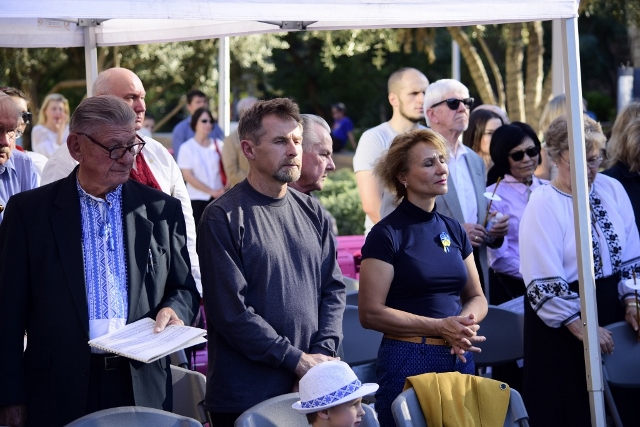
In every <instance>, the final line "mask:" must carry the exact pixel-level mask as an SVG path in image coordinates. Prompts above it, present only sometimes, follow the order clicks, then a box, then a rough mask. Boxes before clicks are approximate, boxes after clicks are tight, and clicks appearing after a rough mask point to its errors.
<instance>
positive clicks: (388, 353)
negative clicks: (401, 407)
mask: <svg viewBox="0 0 640 427" xmlns="http://www.w3.org/2000/svg"><path fill="white" fill-rule="evenodd" d="M450 351H451V347H447V346H444V345H430V344H414V343H410V342H406V341H397V340H392V339H388V338H383V339H382V343H381V344H380V349H379V350H378V361H377V367H376V376H377V377H378V384H379V385H380V388H379V389H378V392H377V393H376V404H375V407H376V411H377V412H378V419H379V421H380V427H395V425H396V424H395V422H394V420H393V415H392V414H391V403H392V402H393V401H394V400H395V398H396V397H398V395H399V394H400V393H402V389H403V388H404V382H405V379H406V378H407V377H411V376H414V375H420V374H426V373H428V372H436V373H440V372H454V371H457V372H460V373H463V374H471V375H473V374H474V373H475V364H474V363H473V353H470V352H466V353H465V355H464V356H465V358H466V359H467V362H466V363H462V362H461V361H460V360H459V359H458V358H457V357H456V356H455V355H452V354H450Z"/></svg>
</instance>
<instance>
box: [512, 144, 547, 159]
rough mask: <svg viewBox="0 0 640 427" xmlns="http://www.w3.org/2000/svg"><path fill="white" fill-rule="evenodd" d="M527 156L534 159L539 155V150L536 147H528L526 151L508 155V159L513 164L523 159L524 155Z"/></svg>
mask: <svg viewBox="0 0 640 427" xmlns="http://www.w3.org/2000/svg"><path fill="white" fill-rule="evenodd" d="M525 154H526V155H527V156H529V158H534V157H535V156H537V155H538V154H540V149H539V148H538V147H529V148H527V149H526V150H520V151H514V152H513V153H509V157H511V160H513V161H514V162H519V161H520V160H522V159H524V155H525Z"/></svg>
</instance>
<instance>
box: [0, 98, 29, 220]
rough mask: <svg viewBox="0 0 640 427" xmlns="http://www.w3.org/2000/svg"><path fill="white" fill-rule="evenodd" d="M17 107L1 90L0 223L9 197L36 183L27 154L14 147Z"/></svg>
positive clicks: (16, 135) (17, 136)
mask: <svg viewBox="0 0 640 427" xmlns="http://www.w3.org/2000/svg"><path fill="white" fill-rule="evenodd" d="M20 120H21V119H20V110H19V109H18V106H17V105H16V104H15V103H14V102H13V100H12V99H11V97H10V96H8V95H5V94H4V93H0V223H1V222H2V218H3V215H4V213H3V211H4V208H5V206H6V205H7V202H8V201H9V197H11V196H13V195H14V194H18V193H20V192H22V191H26V190H31V189H33V188H36V187H37V186H38V174H37V173H36V168H35V166H34V165H33V162H32V161H31V159H29V157H28V156H27V155H26V154H23V153H21V152H19V151H13V150H12V147H13V146H14V145H15V140H16V139H17V138H20V137H21V136H22V131H21V130H20Z"/></svg>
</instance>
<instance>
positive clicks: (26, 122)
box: [21, 111, 32, 125]
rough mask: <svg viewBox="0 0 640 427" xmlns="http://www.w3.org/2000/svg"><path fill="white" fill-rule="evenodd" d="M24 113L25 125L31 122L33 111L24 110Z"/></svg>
mask: <svg viewBox="0 0 640 427" xmlns="http://www.w3.org/2000/svg"><path fill="white" fill-rule="evenodd" d="M21 115H22V121H23V122H24V124H25V125H28V124H29V123H31V118H32V116H31V113H30V112H28V111H24V112H23V113H21Z"/></svg>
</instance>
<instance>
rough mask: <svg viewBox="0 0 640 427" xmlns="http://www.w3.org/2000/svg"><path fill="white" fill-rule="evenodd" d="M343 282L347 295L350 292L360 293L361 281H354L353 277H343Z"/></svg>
mask: <svg viewBox="0 0 640 427" xmlns="http://www.w3.org/2000/svg"><path fill="white" fill-rule="evenodd" d="M342 280H343V281H344V285H345V287H346V290H347V294H348V293H349V292H358V289H360V281H359V280H358V279H354V278H353V277H347V276H343V277H342Z"/></svg>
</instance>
